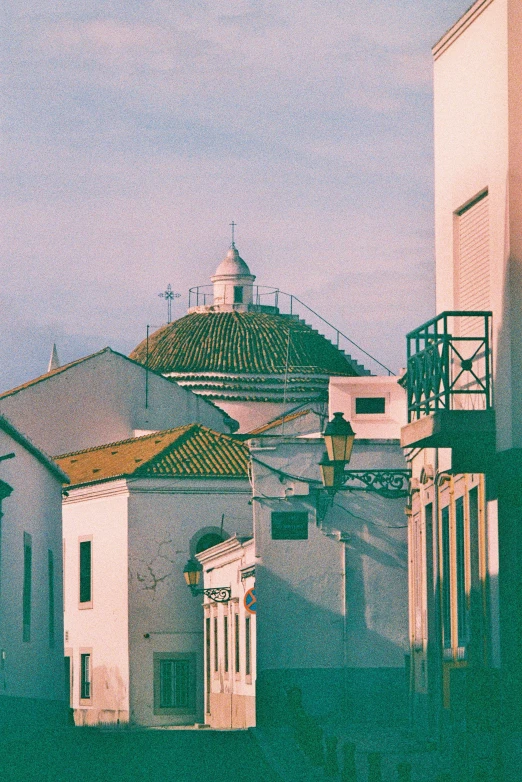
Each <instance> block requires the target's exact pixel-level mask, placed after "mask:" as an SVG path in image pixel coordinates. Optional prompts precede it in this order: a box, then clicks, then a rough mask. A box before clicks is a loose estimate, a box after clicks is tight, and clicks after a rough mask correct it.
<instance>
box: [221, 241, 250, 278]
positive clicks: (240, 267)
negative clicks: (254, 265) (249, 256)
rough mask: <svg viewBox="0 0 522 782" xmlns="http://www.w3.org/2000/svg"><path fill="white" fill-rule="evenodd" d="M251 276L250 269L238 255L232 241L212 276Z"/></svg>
mask: <svg viewBox="0 0 522 782" xmlns="http://www.w3.org/2000/svg"><path fill="white" fill-rule="evenodd" d="M222 276H226V277H251V276H252V275H251V274H250V269H249V268H248V266H247V264H246V263H245V261H244V260H243V259H242V258H241V257H240V255H239V253H238V251H237V247H236V245H235V244H234V243H233V242H232V245H231V246H230V249H229V251H228V252H227V254H226V255H225V257H224V258H223V260H222V261H221V263H220V264H219V266H218V267H217V269H216V271H215V273H214V276H213V277H212V279H214V277H222Z"/></svg>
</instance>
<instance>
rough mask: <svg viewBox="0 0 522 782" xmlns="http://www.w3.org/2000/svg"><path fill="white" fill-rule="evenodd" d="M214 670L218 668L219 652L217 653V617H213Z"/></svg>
mask: <svg viewBox="0 0 522 782" xmlns="http://www.w3.org/2000/svg"><path fill="white" fill-rule="evenodd" d="M214 670H215V671H217V670H219V653H218V618H217V616H215V617H214Z"/></svg>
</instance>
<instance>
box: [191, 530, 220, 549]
mask: <svg viewBox="0 0 522 782" xmlns="http://www.w3.org/2000/svg"><path fill="white" fill-rule="evenodd" d="M223 541H224V538H223V537H222V536H221V535H219V534H218V533H217V532H208V533H207V534H206V535H202V536H201V537H200V539H199V540H198V542H197V544H196V554H201V552H202V551H206V550H207V549H208V548H212V546H217V545H218V543H223Z"/></svg>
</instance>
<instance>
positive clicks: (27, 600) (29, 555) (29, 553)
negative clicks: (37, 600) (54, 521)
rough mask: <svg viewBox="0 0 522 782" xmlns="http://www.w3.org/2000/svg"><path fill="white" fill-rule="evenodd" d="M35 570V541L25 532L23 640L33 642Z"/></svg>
mask: <svg viewBox="0 0 522 782" xmlns="http://www.w3.org/2000/svg"><path fill="white" fill-rule="evenodd" d="M32 569H33V540H32V537H31V535H29V533H28V532H24V585H23V595H22V606H23V607H22V614H23V640H24V641H30V640H31V592H32V578H33V574H32Z"/></svg>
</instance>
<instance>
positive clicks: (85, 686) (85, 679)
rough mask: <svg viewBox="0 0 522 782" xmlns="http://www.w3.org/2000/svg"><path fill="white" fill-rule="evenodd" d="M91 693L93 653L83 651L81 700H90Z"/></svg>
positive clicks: (81, 657)
mask: <svg viewBox="0 0 522 782" xmlns="http://www.w3.org/2000/svg"><path fill="white" fill-rule="evenodd" d="M91 694H92V687H91V654H90V652H82V653H81V654H80V700H82V701H89V700H90V699H91Z"/></svg>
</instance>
